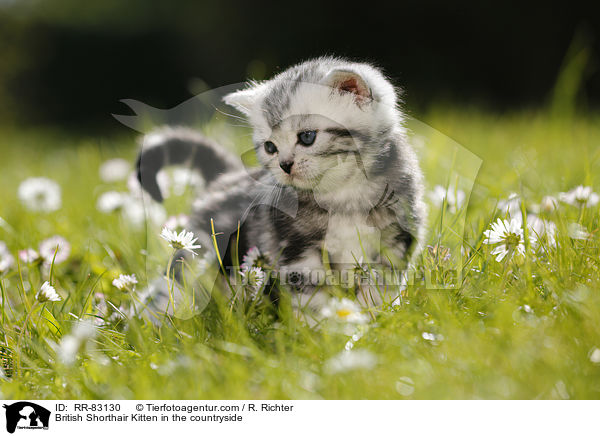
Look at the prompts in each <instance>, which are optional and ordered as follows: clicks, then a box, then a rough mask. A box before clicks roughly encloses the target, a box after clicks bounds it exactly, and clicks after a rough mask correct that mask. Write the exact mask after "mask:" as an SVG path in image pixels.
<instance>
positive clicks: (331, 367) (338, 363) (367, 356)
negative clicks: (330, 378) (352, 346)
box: [325, 350, 377, 374]
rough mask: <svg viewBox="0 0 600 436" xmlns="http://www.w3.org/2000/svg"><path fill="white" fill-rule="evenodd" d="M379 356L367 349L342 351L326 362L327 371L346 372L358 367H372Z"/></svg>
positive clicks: (332, 372)
mask: <svg viewBox="0 0 600 436" xmlns="http://www.w3.org/2000/svg"><path fill="white" fill-rule="evenodd" d="M376 364H377V356H376V355H375V354H373V353H371V352H370V351H367V350H349V351H342V352H341V353H339V354H338V355H336V356H334V357H332V358H331V359H329V360H328V361H327V362H325V371H327V372H328V373H330V374H338V373H344V372H348V371H353V370H357V369H372V368H373V367H374V366H375V365H376Z"/></svg>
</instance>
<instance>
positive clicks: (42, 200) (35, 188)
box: [18, 177, 62, 212]
mask: <svg viewBox="0 0 600 436" xmlns="http://www.w3.org/2000/svg"><path fill="white" fill-rule="evenodd" d="M18 196H19V200H21V202H22V203H23V204H24V205H25V207H26V208H27V209H29V210H32V211H34V212H54V211H57V210H58V209H60V207H61V205H62V201H61V191H60V186H59V184H58V183H56V182H55V181H54V180H50V179H47V178H45V177H33V178H30V179H27V180H25V181H24V182H22V183H21V185H19V190H18Z"/></svg>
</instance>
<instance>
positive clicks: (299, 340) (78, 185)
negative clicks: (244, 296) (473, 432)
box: [0, 107, 600, 399]
mask: <svg viewBox="0 0 600 436" xmlns="http://www.w3.org/2000/svg"><path fill="white" fill-rule="evenodd" d="M424 119H425V121H427V122H428V124H429V125H431V126H433V127H434V128H435V129H437V130H438V131H440V132H442V133H444V134H445V135H448V136H449V137H451V138H453V139H454V140H455V141H457V142H458V143H459V144H461V145H462V146H464V147H466V148H467V149H469V150H470V151H471V152H473V153H475V154H476V155H477V156H479V157H480V158H481V160H482V162H483V163H482V166H481V168H480V170H479V173H478V175H477V180H476V183H475V186H474V188H473V191H472V194H471V197H470V201H469V203H468V208H464V209H463V210H462V214H463V215H462V216H463V217H464V218H465V222H464V234H461V235H460V240H461V242H463V243H464V245H465V246H466V247H469V248H468V254H467V257H466V258H465V259H466V260H467V262H465V268H464V274H463V276H462V286H461V287H460V288H458V289H445V290H444V289H437V290H435V289H427V287H426V286H425V285H424V284H423V283H422V282H420V281H419V280H416V281H415V282H414V283H413V284H412V285H410V286H408V288H407V289H406V292H405V295H404V297H403V299H402V304H401V305H399V306H396V307H389V306H385V307H382V308H379V309H376V310H374V311H373V312H372V313H373V316H374V318H375V319H374V320H373V321H372V322H371V323H370V324H369V326H368V328H364V333H363V336H362V337H361V338H360V339H358V340H356V341H355V344H354V349H353V351H356V352H359V353H364V352H368V354H366V356H368V357H369V359H368V360H369V361H368V362H366V363H365V362H363V363H364V365H363V367H360V365H359V367H357V368H355V369H348V370H346V371H333V370H331V368H332V363H331V362H332V361H331V359H335V358H336V356H338V355H339V353H340V352H342V350H344V347H345V344H346V343H347V341H348V339H349V338H348V336H347V335H346V334H344V332H343V331H340V330H339V329H336V328H333V327H331V328H330V327H329V326H327V325H325V326H322V327H321V328H315V327H309V326H307V325H306V324H304V323H303V322H300V321H298V320H296V318H295V317H294V316H293V314H292V312H291V311H290V310H289V304H288V303H287V302H286V301H285V299H284V301H283V303H282V306H281V309H280V311H279V313H278V314H275V312H274V310H273V309H271V308H269V307H267V306H266V305H252V306H240V305H237V306H235V308H234V309H231V308H230V306H229V305H228V304H227V301H226V299H225V298H221V297H218V296H217V297H216V298H214V299H213V300H212V301H211V302H210V303H209V305H208V306H207V308H206V309H205V310H204V311H203V312H202V313H201V314H200V315H198V316H195V317H192V318H190V319H187V320H182V319H177V318H174V319H172V320H165V322H164V323H162V325H155V324H153V323H151V322H149V321H147V320H145V319H143V318H140V317H136V316H135V315H133V316H131V317H128V318H127V319H118V320H114V319H113V320H110V321H109V320H107V323H106V325H105V326H103V327H99V328H98V329H97V333H96V335H95V336H94V337H93V338H90V339H89V340H82V341H81V344H80V347H79V348H78V352H77V353H76V356H75V358H74V360H72V361H65V360H64V359H61V351H60V350H61V348H60V345H58V344H61V343H63V344H64V343H65V337H74V336H73V335H74V334H79V333H73V330H75V329H76V327H75V325H76V324H77V321H78V320H79V319H88V320H93V319H98V318H97V317H105V318H108V316H104V315H103V314H102V313H98V312H97V311H96V309H95V301H94V294H96V293H99V292H101V293H102V294H104V296H105V297H104V298H105V299H106V300H108V301H110V302H111V304H114V306H115V307H119V306H121V305H122V304H123V305H127V304H128V301H129V299H130V298H131V296H130V294H127V293H123V292H121V291H117V290H116V289H115V288H114V287H113V286H112V285H111V281H112V279H114V278H115V277H116V276H117V275H118V274H120V273H124V274H131V273H135V274H136V275H137V276H138V278H139V279H140V283H139V284H138V289H140V290H141V289H143V288H144V287H145V286H146V282H145V280H146V272H147V271H149V272H156V271H158V270H159V269H160V265H161V264H162V261H163V260H162V259H159V257H160V256H158V255H157V256H154V254H155V253H161V250H163V252H164V253H166V254H168V250H167V248H166V246H164V245H161V243H160V240H159V238H158V233H159V232H160V227H156V226H152V225H150V226H149V227H148V229H147V230H146V228H145V227H141V228H137V227H135V226H132V225H130V224H129V223H128V222H127V221H126V220H124V219H123V218H122V217H120V216H119V215H118V214H112V215H110V214H109V215H107V214H102V213H100V212H98V211H97V210H96V200H97V198H98V196H99V195H100V194H101V193H102V192H105V191H107V190H111V189H125V186H124V182H119V183H116V184H106V183H103V182H102V181H101V180H100V179H99V176H98V167H99V165H100V164H101V163H102V162H103V161H104V160H106V159H107V158H111V157H117V156H121V157H124V158H126V159H127V160H129V161H131V162H133V160H134V158H135V154H136V150H135V147H134V146H133V145H132V144H133V141H132V140H131V138H129V137H127V138H125V137H124V138H120V139H117V140H112V139H111V140H103V141H100V140H98V139H89V140H80V139H77V140H76V139H73V138H69V137H62V136H60V135H56V134H50V133H47V132H36V131H33V132H19V133H14V132H13V133H11V132H6V134H5V135H3V138H2V140H1V141H0V144H1V145H0V150H1V151H0V153H1V155H2V173H1V175H0V177H1V183H0V195H1V198H2V202H1V203H0V217H1V218H2V220H0V240H3V241H5V242H6V244H7V246H8V248H9V250H10V251H11V252H12V254H13V255H14V256H16V253H17V251H18V250H20V249H24V248H27V247H37V246H38V244H39V242H40V241H41V240H43V239H44V238H47V237H49V236H52V235H54V234H59V235H62V236H63V237H65V238H67V239H68V241H69V242H70V243H71V245H72V252H71V255H70V257H69V259H68V260H67V261H66V262H64V263H61V264H57V265H55V266H54V268H53V273H52V274H53V278H52V283H53V284H54V286H55V287H56V289H57V290H58V292H59V293H60V294H61V295H62V296H63V301H60V302H55V303H44V304H35V294H36V292H37V289H39V287H40V286H41V284H42V282H43V281H45V280H48V279H49V276H48V274H49V272H48V271H46V270H44V269H43V268H40V267H38V266H27V265H23V264H21V265H20V270H17V269H16V267H15V268H12V269H11V270H10V271H8V272H7V273H5V274H3V275H2V276H1V278H0V283H1V285H2V303H1V307H0V308H1V311H2V313H1V317H2V325H1V328H0V344H1V345H2V348H1V349H0V350H1V353H2V357H3V359H2V365H3V367H4V371H3V373H4V375H3V377H2V378H3V380H2V382H1V384H0V398H1V397H4V398H11V399H17V398H38V399H42V398H46V399H60V398H90V399H103V398H104V399H109V398H110V399H112V398H115V399H117V398H127V399H141V398H165V399H166V398H173V399H175V398H179V399H191V398H205V399H224V398H228V399H229V398H290V399H319V398H325V399H363V398H369V399H374V398H377V399H398V398H414V399H424V398H429V399H432V398H435V399H441V398H502V399H504V398H506V399H529V398H557V399H562V398H572V399H586V398H600V365H599V364H598V363H594V362H593V360H598V359H597V358H592V357H591V355H592V353H593V352H594V350H595V349H596V348H600V330H599V329H598V326H599V325H600V260H599V259H600V252H599V243H600V237H599V235H598V233H599V232H598V228H599V225H600V223H599V216H598V211H599V209H598V206H595V207H593V208H588V209H581V210H580V209H579V208H576V207H573V206H570V205H567V204H564V203H561V204H560V207H559V208H558V210H556V211H555V212H551V213H549V214H548V215H547V216H546V218H547V219H548V220H551V221H553V222H554V223H556V225H557V234H556V239H557V247H551V246H547V247H546V248H547V249H546V250H545V252H543V250H542V251H540V250H539V249H538V250H537V251H536V250H535V249H534V247H530V246H528V252H527V255H526V257H525V259H524V261H523V262H521V263H517V262H511V261H505V262H496V261H495V259H494V256H492V255H491V254H490V251H491V248H490V247H489V246H487V245H485V244H483V243H482V242H483V236H482V234H483V232H484V231H485V230H486V229H487V228H488V226H489V224H490V222H492V221H494V220H495V219H496V218H497V217H500V216H503V214H502V213H501V212H500V211H498V210H497V203H498V199H500V198H506V197H507V196H508V194H509V193H511V192H516V193H519V194H520V195H521V197H522V199H523V209H524V210H531V209H532V208H533V207H534V205H535V204H538V203H539V202H540V200H541V199H542V197H543V196H545V195H556V194H557V193H558V192H561V191H567V190H569V189H571V188H573V187H575V186H577V185H581V184H583V185H588V186H592V187H593V188H594V190H595V191H596V192H598V191H600V181H599V180H598V178H597V174H599V173H600V146H599V144H600V116H598V115H597V114H587V115H579V116H577V117H567V118H560V117H557V116H556V115H555V114H551V113H549V112H546V111H531V112H526V111H523V112H519V113H509V114H503V115H498V114H493V113H489V112H481V111H478V110H475V109H472V110H471V109H461V110H457V109H449V108H447V107H442V108H438V109H436V110H432V111H430V112H429V113H428V114H427V115H426V116H425V117H424ZM429 134H431V132H429ZM440 144H441V145H437V146H432V147H431V148H428V143H427V142H425V146H424V147H423V149H422V150H421V151H420V152H421V154H422V155H423V165H424V170H425V172H426V174H427V176H428V181H429V187H430V188H431V187H432V185H433V184H434V183H437V182H433V181H432V180H434V179H436V178H437V177H441V176H443V177H442V181H441V182H442V183H443V180H444V177H446V175H445V174H441V175H440V174H439V172H440V171H439V168H438V167H436V162H439V161H440V160H443V159H444V158H445V154H444V153H445V151H444V142H442V143H440ZM471 169H472V168H471ZM42 175H43V176H46V177H50V178H52V179H54V180H56V181H57V182H58V183H59V184H60V185H61V187H62V190H63V193H62V194H63V195H62V197H63V206H62V208H61V209H60V210H59V211H57V212H52V213H49V214H40V213H33V212H30V211H27V210H26V209H25V208H24V206H23V205H22V204H21V203H20V202H19V201H18V199H17V194H16V193H17V189H18V186H19V184H20V182H21V181H23V180H24V179H26V178H27V177H33V176H42ZM188 200H189V196H187V197H186V196H184V198H183V199H180V200H178V201H172V202H171V203H167V208H168V209H169V212H174V211H181V210H185V207H186V206H185V205H186V204H187V201H188ZM442 220H444V215H443V214H440V212H439V211H437V210H436V209H435V208H432V211H431V223H430V227H431V229H432V230H431V231H430V237H431V238H433V239H435V236H436V235H437V234H438V230H439V229H441V227H440V226H439V224H440V223H441V222H442ZM572 222H577V223H579V224H581V225H582V226H583V227H584V228H585V229H587V231H588V232H589V233H591V236H590V237H589V238H588V239H585V240H579V239H572V238H570V237H569V232H568V227H569V223H572ZM459 228H460V229H462V224H461V225H460V226H459ZM148 244H150V245H148ZM148 247H154V248H153V249H152V250H150V249H149V248H148ZM426 253H428V252H427V251H426ZM418 263H419V265H421V266H423V265H425V266H426V267H427V268H431V267H432V266H433V267H438V266H439V259H437V258H435V259H433V260H432V259H431V258H427V256H424V258H423V259H420V260H419V262H418ZM162 265H163V267H164V264H162ZM95 317H96V318H95ZM63 346H64V345H63ZM362 355H363V356H365V354H362ZM596 357H597V356H596Z"/></svg>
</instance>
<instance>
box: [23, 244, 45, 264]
mask: <svg viewBox="0 0 600 436" xmlns="http://www.w3.org/2000/svg"><path fill="white" fill-rule="evenodd" d="M19 259H21V261H23V262H24V263H34V262H36V261H38V260H39V259H40V255H39V254H38V252H37V251H35V250H34V249H33V248H26V249H25V250H19Z"/></svg>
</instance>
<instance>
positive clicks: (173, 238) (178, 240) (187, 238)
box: [160, 227, 200, 256]
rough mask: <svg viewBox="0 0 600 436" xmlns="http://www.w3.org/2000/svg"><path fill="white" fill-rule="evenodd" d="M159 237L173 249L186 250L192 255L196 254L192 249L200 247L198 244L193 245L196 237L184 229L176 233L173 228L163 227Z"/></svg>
mask: <svg viewBox="0 0 600 436" xmlns="http://www.w3.org/2000/svg"><path fill="white" fill-rule="evenodd" d="M160 237H161V238H163V239H164V240H165V241H167V242H168V243H169V245H170V246H171V247H173V248H174V249H175V250H186V251H189V252H190V253H192V255H194V256H196V252H195V251H194V250H195V249H197V248H200V245H194V242H196V240H197V239H198V238H194V234H193V233H192V232H188V231H186V230H182V231H181V232H179V234H178V233H177V232H175V231H174V230H171V229H168V228H166V227H164V228H163V229H162V232H161V233H160Z"/></svg>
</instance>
